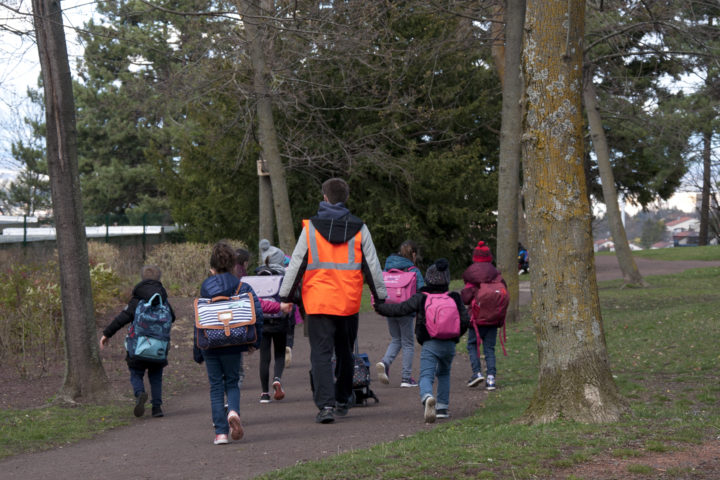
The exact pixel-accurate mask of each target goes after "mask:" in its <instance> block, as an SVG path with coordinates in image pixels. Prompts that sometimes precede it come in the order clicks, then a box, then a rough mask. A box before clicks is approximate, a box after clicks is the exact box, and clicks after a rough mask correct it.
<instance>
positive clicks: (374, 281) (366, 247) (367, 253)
mask: <svg viewBox="0 0 720 480" xmlns="http://www.w3.org/2000/svg"><path fill="white" fill-rule="evenodd" d="M361 235H362V252H363V261H364V263H365V265H366V267H367V271H368V273H369V277H370V278H367V279H366V281H367V282H368V285H369V286H370V291H371V292H372V294H373V295H374V296H375V298H377V299H379V300H385V299H386V298H387V289H386V288H385V281H384V280H383V276H382V266H381V265H380V260H379V259H378V256H377V252H376V251H375V244H374V243H373V241H372V235H370V230H369V229H368V228H367V225H363V226H362V230H361Z"/></svg>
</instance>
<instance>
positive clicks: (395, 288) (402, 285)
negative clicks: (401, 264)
mask: <svg viewBox="0 0 720 480" xmlns="http://www.w3.org/2000/svg"><path fill="white" fill-rule="evenodd" d="M382 276H383V281H384V282H385V288H386V289H387V298H386V299H385V301H386V302H387V303H402V302H404V301H405V300H407V299H408V298H410V297H412V296H413V295H415V292H416V290H417V278H416V275H415V272H411V271H403V270H399V269H397V268H391V269H390V270H388V271H387V272H382Z"/></svg>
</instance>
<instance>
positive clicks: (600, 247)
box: [593, 238, 615, 252]
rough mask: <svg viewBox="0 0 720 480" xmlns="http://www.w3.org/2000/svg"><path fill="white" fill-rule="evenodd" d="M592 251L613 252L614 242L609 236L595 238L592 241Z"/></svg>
mask: <svg viewBox="0 0 720 480" xmlns="http://www.w3.org/2000/svg"><path fill="white" fill-rule="evenodd" d="M593 251H594V252H614V251H615V242H613V241H612V240H611V239H609V238H602V239H600V240H595V242H593Z"/></svg>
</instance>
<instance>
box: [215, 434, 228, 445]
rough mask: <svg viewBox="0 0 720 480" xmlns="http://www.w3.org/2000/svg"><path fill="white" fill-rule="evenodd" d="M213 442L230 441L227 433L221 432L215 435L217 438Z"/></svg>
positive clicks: (224, 442)
mask: <svg viewBox="0 0 720 480" xmlns="http://www.w3.org/2000/svg"><path fill="white" fill-rule="evenodd" d="M213 443H214V444H215V445H227V444H228V443H230V442H229V441H228V437H227V435H225V434H224V433H221V434H219V435H215V440H214V441H213Z"/></svg>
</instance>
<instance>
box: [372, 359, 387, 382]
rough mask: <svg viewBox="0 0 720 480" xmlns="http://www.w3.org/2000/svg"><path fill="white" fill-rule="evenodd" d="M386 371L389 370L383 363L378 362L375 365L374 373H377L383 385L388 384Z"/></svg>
mask: <svg viewBox="0 0 720 480" xmlns="http://www.w3.org/2000/svg"><path fill="white" fill-rule="evenodd" d="M388 370H390V369H389V368H388V367H387V365H385V364H384V363H383V362H378V363H376V364H375V371H377V376H378V379H379V380H380V381H381V382H382V383H384V384H385V385H387V384H389V383H390V378H388Z"/></svg>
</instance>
